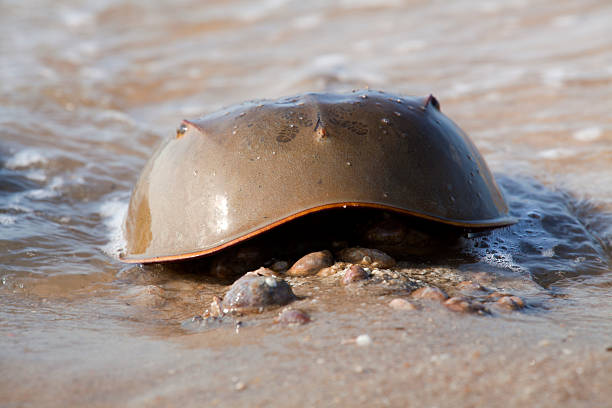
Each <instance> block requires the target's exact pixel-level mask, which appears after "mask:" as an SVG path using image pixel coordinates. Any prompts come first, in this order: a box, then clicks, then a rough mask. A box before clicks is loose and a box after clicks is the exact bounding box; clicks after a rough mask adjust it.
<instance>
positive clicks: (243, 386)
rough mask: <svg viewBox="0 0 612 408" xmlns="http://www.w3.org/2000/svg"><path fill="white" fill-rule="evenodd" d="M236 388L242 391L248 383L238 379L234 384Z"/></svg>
mask: <svg viewBox="0 0 612 408" xmlns="http://www.w3.org/2000/svg"><path fill="white" fill-rule="evenodd" d="M234 388H235V390H236V391H242V390H244V389H245V388H246V384H245V383H243V382H242V381H238V382H237V383H236V385H235V386H234Z"/></svg>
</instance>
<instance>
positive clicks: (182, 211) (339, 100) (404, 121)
mask: <svg viewBox="0 0 612 408" xmlns="http://www.w3.org/2000/svg"><path fill="white" fill-rule="evenodd" d="M342 207H369V208H380V209H385V210H390V211H395V212H398V213H403V214H409V215H413V216H416V217H421V218H425V219H428V220H433V221H438V222H440V223H444V224H450V225H455V226H459V227H466V228H494V227H500V226H505V225H509V224H512V223H514V222H515V220H514V219H513V218H512V217H509V216H508V207H507V205H506V203H505V201H504V199H503V197H502V194H501V192H500V190H499V188H498V187H497V185H496V183H495V180H494V178H493V176H492V175H491V173H490V171H489V169H488V168H487V165H486V163H485V161H484V160H483V158H482V157H481V155H480V153H479V152H478V150H477V149H476V147H475V146H474V145H473V144H472V142H471V141H470V139H469V138H468V136H467V135H466V134H465V132H463V131H462V130H461V129H460V128H459V127H458V126H457V125H455V124H454V123H453V122H452V121H451V120H450V119H449V118H447V117H446V116H445V115H444V114H442V112H441V111H440V106H439V104H438V102H437V100H436V99H435V98H434V97H433V96H429V97H426V98H422V97H398V96H395V95H391V94H387V93H383V92H373V91H365V92H358V93H352V94H327V93H309V94H303V95H298V96H295V97H291V98H285V99H280V100H276V101H259V102H257V101H256V102H248V103H244V104H241V105H238V106H234V107H230V108H227V109H224V110H221V111H219V112H216V113H213V114H210V115H207V116H204V117H202V118H201V119H197V120H191V121H184V122H183V123H182V125H181V127H180V128H179V130H178V131H177V135H176V137H174V138H171V139H169V140H166V141H165V142H164V143H163V145H162V146H161V147H160V148H159V149H158V150H157V151H156V153H155V154H154V155H153V157H152V158H151V159H150V160H149V162H148V163H147V164H146V166H145V168H144V170H143V172H142V174H141V176H140V179H139V180H138V183H137V184H136V187H135V188H134V191H133V194H132V198H131V201H130V205H129V210H128V213H127V218H126V222H125V237H126V241H127V248H126V253H125V254H124V256H123V257H122V259H123V260H124V261H126V262H143V263H146V262H161V261H170V260H177V259H186V258H193V257H198V256H202V255H206V254H210V253H213V252H216V251H218V250H220V249H222V248H225V247H227V246H230V245H233V244H235V243H238V242H241V241H244V240H245V239H247V238H250V237H252V236H254V235H257V234H259V233H261V232H263V231H266V230H269V229H271V228H273V227H275V226H277V225H280V224H282V223H285V222H287V221H289V220H292V219H295V218H297V217H300V216H303V215H305V214H309V213H313V212H317V211H321V210H325V209H330V208H342Z"/></svg>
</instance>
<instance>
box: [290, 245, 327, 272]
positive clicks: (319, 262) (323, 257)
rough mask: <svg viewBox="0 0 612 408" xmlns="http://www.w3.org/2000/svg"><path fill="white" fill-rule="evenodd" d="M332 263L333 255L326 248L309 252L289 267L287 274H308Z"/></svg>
mask: <svg viewBox="0 0 612 408" xmlns="http://www.w3.org/2000/svg"><path fill="white" fill-rule="evenodd" d="M333 264H334V257H333V256H332V253H331V252H330V251H328V250H325V251H318V252H311V253H309V254H307V255H304V256H303V257H301V258H300V259H299V260H298V261H297V262H296V263H294V264H293V266H291V268H289V270H288V271H287V275H289V276H310V275H314V274H316V273H317V272H319V271H320V270H321V269H323V268H327V267H330V266H332V265H333Z"/></svg>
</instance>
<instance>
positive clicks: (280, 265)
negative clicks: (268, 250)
mask: <svg viewBox="0 0 612 408" xmlns="http://www.w3.org/2000/svg"><path fill="white" fill-rule="evenodd" d="M270 269H272V270H273V271H274V272H277V273H285V272H287V269H289V262H287V261H276V262H274V263H273V264H272V265H270Z"/></svg>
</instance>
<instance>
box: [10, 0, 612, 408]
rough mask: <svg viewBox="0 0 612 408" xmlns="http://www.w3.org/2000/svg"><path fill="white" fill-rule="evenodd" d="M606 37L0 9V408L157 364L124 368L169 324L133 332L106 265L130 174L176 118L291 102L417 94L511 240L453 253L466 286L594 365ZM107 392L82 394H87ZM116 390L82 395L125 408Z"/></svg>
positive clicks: (295, 6)
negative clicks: (464, 265) (568, 330)
mask: <svg viewBox="0 0 612 408" xmlns="http://www.w3.org/2000/svg"><path fill="white" fill-rule="evenodd" d="M610 21H612V4H611V3H610V2H608V1H605V0H584V1H566V0H559V1H525V0H509V1H478V0H473V1H467V0H466V1H454V2H447V1H437V0H434V1H416V0H414V1H401V0H370V1H368V0H342V1H337V2H328V1H323V0H320V1H319V0H313V1H295V0H263V1H194V0H178V1H172V2H169V1H168V2H140V1H130V0H106V1H93V0H70V1H69V0H54V1H45V0H28V1H15V0H0V344H2V347H1V350H0V370H1V372H2V375H1V376H2V377H5V378H6V377H9V376H11V373H13V377H14V379H15V380H14V383H10V382H9V383H7V382H5V381H4V380H3V381H2V382H3V385H0V395H2V396H3V397H4V398H6V400H7V401H9V402H11V401H12V402H14V403H15V406H21V405H19V404H20V403H23V402H24V401H32V398H33V397H32V395H31V394H29V393H28V391H27V390H28V380H25V379H29V381H31V382H30V383H29V385H32V386H33V385H34V384H37V381H42V383H43V384H47V385H48V387H49V388H48V389H47V390H51V389H55V388H53V387H57V384H58V382H59V383H60V384H63V385H64V386H66V387H67V389H68V390H69V392H70V393H71V394H72V397H71V398H76V399H70V398H68V397H65V399H64V400H62V399H61V398H60V400H59V401H60V402H61V401H68V402H69V403H75V404H77V405H78V404H80V403H82V402H83V401H90V402H91V401H97V403H98V405H100V406H104V404H105V403H107V402H108V401H107V400H106V399H104V398H103V397H101V396H98V397H97V398H99V399H97V400H96V399H95V398H94V397H95V395H97V394H94V397H91V395H90V396H89V397H91V398H94V399H93V400H91V399H88V398H89V397H87V396H86V395H81V394H79V392H80V391H79V390H81V389H87V387H85V388H78V387H75V388H70V387H69V386H67V385H66V384H67V383H64V382H63V381H60V380H59V378H67V379H70V381H74V379H75V378H81V377H83V373H85V374H88V373H91V372H92V371H99V372H101V373H104V375H105V376H107V377H108V376H112V374H111V373H112V372H115V370H117V369H119V371H121V368H122V367H123V368H125V366H129V365H131V363H130V362H129V361H130V360H129V358H128V357H126V356H130V355H137V356H140V357H142V359H144V360H146V361H150V359H151V358H152V357H151V355H153V354H154V355H157V356H159V355H160V354H164V353H166V351H167V349H168V348H170V349H172V350H174V348H172V347H171V346H170V345H168V344H167V342H168V341H169V340H164V339H162V340H158V341H159V342H161V343H160V344H158V345H157V346H155V347H153V346H151V350H155V353H153V352H152V354H151V355H148V354H147V355H146V357H143V356H144V355H143V354H139V353H143V351H142V349H141V345H142V342H144V340H143V339H142V337H143V336H145V337H146V336H149V335H151V332H147V334H146V335H145V334H143V332H142V331H141V330H140V329H139V330H136V331H134V328H133V326H132V324H131V323H130V322H132V320H135V321H138V323H139V324H145V323H146V325H147V327H149V325H150V324H151V322H152V321H154V323H155V324H154V326H155V327H157V329H155V330H158V331H157V332H156V331H155V330H154V332H155V333H156V335H159V331H163V330H165V329H162V328H163V327H166V326H171V324H170V323H169V321H174V320H172V319H174V318H175V317H176V316H177V315H180V314H181V313H179V312H175V313H174V314H172V319H166V318H163V317H155V318H154V319H153V318H151V319H149V320H147V319H146V318H143V317H140V318H138V319H136V318H134V317H133V312H132V311H131V309H130V307H129V306H128V305H126V302H125V296H128V297H129V296H130V293H132V292H133V291H135V290H136V291H137V290H140V289H139V288H141V286H142V285H143V282H141V281H138V280H136V281H134V280H133V279H132V280H129V279H127V280H126V279H125V276H128V275H129V276H133V274H136V273H140V272H134V270H135V269H134V268H136V269H138V267H132V266H130V267H128V266H125V265H123V264H121V263H120V262H118V261H117V260H116V255H117V253H118V251H120V250H121V248H122V245H123V242H122V235H121V223H122V221H123V217H124V215H125V211H126V207H127V203H128V200H129V194H130V189H131V187H132V186H133V184H134V182H135V180H136V178H137V176H138V174H139V172H140V169H141V168H142V166H143V165H144V163H145V161H146V159H147V158H148V157H149V156H150V154H151V153H152V151H153V150H154V148H155V147H156V146H157V145H158V144H159V142H160V141H161V140H162V139H164V138H167V137H172V136H173V135H174V132H175V129H176V127H177V126H178V125H179V123H180V121H181V120H182V119H183V118H193V117H198V116H201V115H202V114H204V113H207V112H211V111H214V110H215V109H218V108H221V107H223V106H227V105H230V104H233V103H238V102H241V101H243V100H248V99H256V98H257V99H259V98H276V97H279V96H285V95H292V94H297V93H300V92H306V91H350V90H352V89H355V88H366V87H369V88H370V89H383V90H386V91H389V92H394V93H397V94H403V95H428V94H430V93H433V94H434V95H435V96H436V97H437V98H438V99H439V100H440V102H441V106H442V111H443V112H445V113H446V114H447V115H448V116H449V117H451V118H452V119H453V120H454V121H455V122H457V123H458V124H459V125H460V126H461V127H462V128H463V129H465V130H466V131H467V132H468V134H470V136H471V138H472V139H473V141H474V142H475V143H476V145H477V146H478V148H479V149H480V151H481V152H482V154H483V156H484V157H485V159H486V160H487V162H488V164H489V167H490V168H491V169H492V171H493V172H494V173H495V174H496V175H497V177H498V181H499V183H500V185H501V187H502V188H503V190H504V193H505V195H506V198H507V200H508V202H509V204H510V206H511V211H512V214H513V215H514V216H516V217H517V218H519V220H520V222H519V223H518V224H517V225H516V226H514V227H511V228H508V229H505V230H501V231H497V232H495V233H493V234H492V235H491V236H489V237H487V238H485V239H483V240H481V241H478V242H475V243H472V244H471V246H470V247H469V248H466V251H467V252H469V253H470V254H472V255H473V256H475V257H476V259H477V262H476V263H475V264H471V265H469V267H470V268H473V269H478V270H484V271H489V272H491V273H498V274H505V275H509V276H511V277H520V278H521V279H528V280H530V281H532V282H533V283H534V284H535V285H536V286H538V287H540V288H542V289H543V290H546V291H548V292H549V293H551V294H552V295H553V296H554V297H555V299H556V302H554V303H552V304H551V305H549V306H548V307H547V308H548V312H546V313H543V314H541V315H539V316H538V317H537V318H533V319H536V320H529V319H532V318H528V317H525V318H524V319H525V320H524V321H523V322H522V323H524V324H525V325H526V326H525V328H526V329H527V330H528V329H529V327H535V326H537V325H538V324H550V322H554V323H555V324H557V323H559V322H560V323H559V324H564V325H569V326H571V327H573V328H574V330H575V331H577V332H580V331H583V332H584V333H585V336H584V337H583V340H581V341H582V344H583V345H584V346H585V347H587V348H588V346H589V345H597V346H599V345H600V344H604V343H605V341H606V339H609V338H610V336H611V333H612V321H611V320H612V319H611V318H610V317H611V316H612V300H610V299H611V297H610V294H609V293H610V289H611V288H612V272H611V269H612V267H611V256H612V115H611V112H612V25H610ZM138 270H139V271H140V269H138ZM153 272H154V271H153ZM153 272H151V271H148V272H147V271H145V272H143V273H142V274H143V275H146V274H147V273H148V274H150V273H153ZM143 279H144V278H143ZM126 282H127V283H126ZM147 283H149V282H144V284H147ZM177 285H178V284H177ZM185 285H187V286H189V285H191V286H189V287H188V288H187V289H186V291H187V292H186V293H190V294H193V293H194V288H193V286H194V285H196V286H197V289H198V290H202V287H201V283H197V284H194V283H193V282H192V283H188V284H187V283H185ZM166 289H167V288H166ZM180 289H181V288H178V287H175V288H174V289H173V290H176V291H180ZM131 291H132V292H131ZM194 296H196V295H194ZM180 305H181V304H173V306H172V307H173V308H174V309H179V308H180ZM151 307H152V306H151ZM516 319H518V320H521V318H516ZM547 319H548V320H547ZM542 321H544V322H546V321H547V322H548V323H542ZM143 322H144V323H143ZM522 323H521V324H522ZM134 324H136V323H134ZM139 327H140V326H139ZM465 330H469V329H467V328H466V329H465ZM474 330H478V329H477V328H474ZM481 330H484V329H482V328H481ZM534 330H535V329H534ZM170 331H172V330H170ZM163 332H164V333H166V332H165V331H163ZM111 339H115V340H111ZM87 344H89V345H91V347H88V346H86V345H87ZM610 345H612V344H610ZM219 347H221V346H219ZM96 350H104V351H103V352H102V351H96ZM159 350H164V351H163V352H159V353H158V351H159ZM244 350H245V351H244V352H245V353H246V352H251V351H248V350H250V349H249V348H248V347H246V346H245V349H244ZM99 353H103V354H104V353H106V354H104V355H105V356H114V357H117V358H119V359H123V361H124V362H123V365H121V364H119V365H118V367H119V368H117V366H112V367H111V365H109V364H110V363H108V359H112V358H111V357H108V359H107V357H104V356H102V355H99ZM233 353H235V351H234V352H233ZM211 358H212V357H211ZM73 359H76V360H75V361H78V362H79V363H78V364H77V363H74V364H68V363H67V361H73ZM144 360H142V361H144ZM138 361H141V360H138ZM117 364H118V363H117ZM151 364H159V366H157V365H156V366H155V367H156V368H155V369H158V370H165V371H164V372H166V371H168V370H170V369H171V368H170V367H172V366H173V364H174V362H173V360H172V358H170V357H169V354H164V357H159V361H157V362H155V363H151ZM182 364H183V365H182V367H183V368H184V367H186V365H185V364H186V363H185V362H184V361H183V363H182ZM58 367H64V369H59V368H58ZM66 367H68V368H66ZM160 367H161V368H160ZM128 371H129V370H128ZM49 372H56V373H57V375H56V382H49V381H51V380H49V379H48V378H46V377H47V375H46V373H49ZM43 377H45V378H46V380H44V381H43V380H42V379H41V378H43ZM107 377H104V378H105V379H104V378H103V379H100V378H99V376H98V377H96V376H95V375H89V376H87V375H84V378H88V379H89V380H88V381H89V382H88V383H87V385H89V386H91V387H95V385H96V384H97V383H96V381H100V382H101V383H103V384H108V381H110V380H109V379H108V378H107ZM147 378H148V377H147ZM608 378H609V377H608ZM45 381H47V382H45ZM66 381H68V380H66ZM105 381H107V382H106V383H105ZM145 382H146V381H145V380H142V381H141V382H140V383H139V384H140V385H139V386H138V387H136V388H137V389H139V390H140V391H139V392H141V393H140V394H138V395H140V396H142V395H143V394H142V392H143V391H142V389H143V387H144V388H145V389H147V390H149V389H148V388H146V387H145V386H144V385H143V384H144V383H145ZM125 383H126V384H128V385H126V389H121V390H117V388H116V384H115V385H113V386H112V387H111V386H110V385H108V387H107V388H104V387H102V389H112V390H113V392H116V395H120V396H124V397H125V396H126V395H131V394H130V392H129V391H128V388H129V384H130V383H129V381H127V380H126V382H125ZM10 384H13V385H10ZM38 384H39V385H40V384H41V383H38ZM52 385H53V387H51V386H52ZM174 385H176V384H174ZM132 386H133V384H132ZM109 387H110V388H109ZM113 387H115V388H113ZM43 389H45V388H44V387H43ZM149 391H150V390H149ZM166 391H168V389H166ZM151 392H152V391H151ZM185 392H187V391H185ZM608 393H609V390H608ZM162 394H163V392H162ZM75 395H76V396H75ZM146 395H147V398H149V399H146V398H145V399H142V400H141V399H138V397H133V398H132V397H130V398H131V399H129V401H130V404H131V405H134V406H141V405H142V406H144V405H146V404H149V403H150V404H153V405H155V401H157V400H155V398H157V397H159V395H157V394H155V393H151V394H146ZM181 395H182V394H181ZM39 398H42V397H39ZM66 398H67V399H66ZM78 398H82V399H78ZM296 398H297V397H296ZM33 400H34V401H38V402H41V401H43V402H44V401H46V400H44V399H42V400H40V399H39V400H37V399H36V398H34V399H33ZM75 401H76V402H75ZM112 401H114V403H116V402H117V400H112ZM118 401H123V402H125V401H126V400H125V399H119V400H118ZM300 401H301V400H300ZM47 402H49V401H47ZM301 402H304V401H301ZM315 402H316V401H315ZM608 402H609V401H608ZM0 405H1V404H0ZM94 405H95V404H94ZM9 406H12V405H10V404H9ZM91 406H93V405H91Z"/></svg>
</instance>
